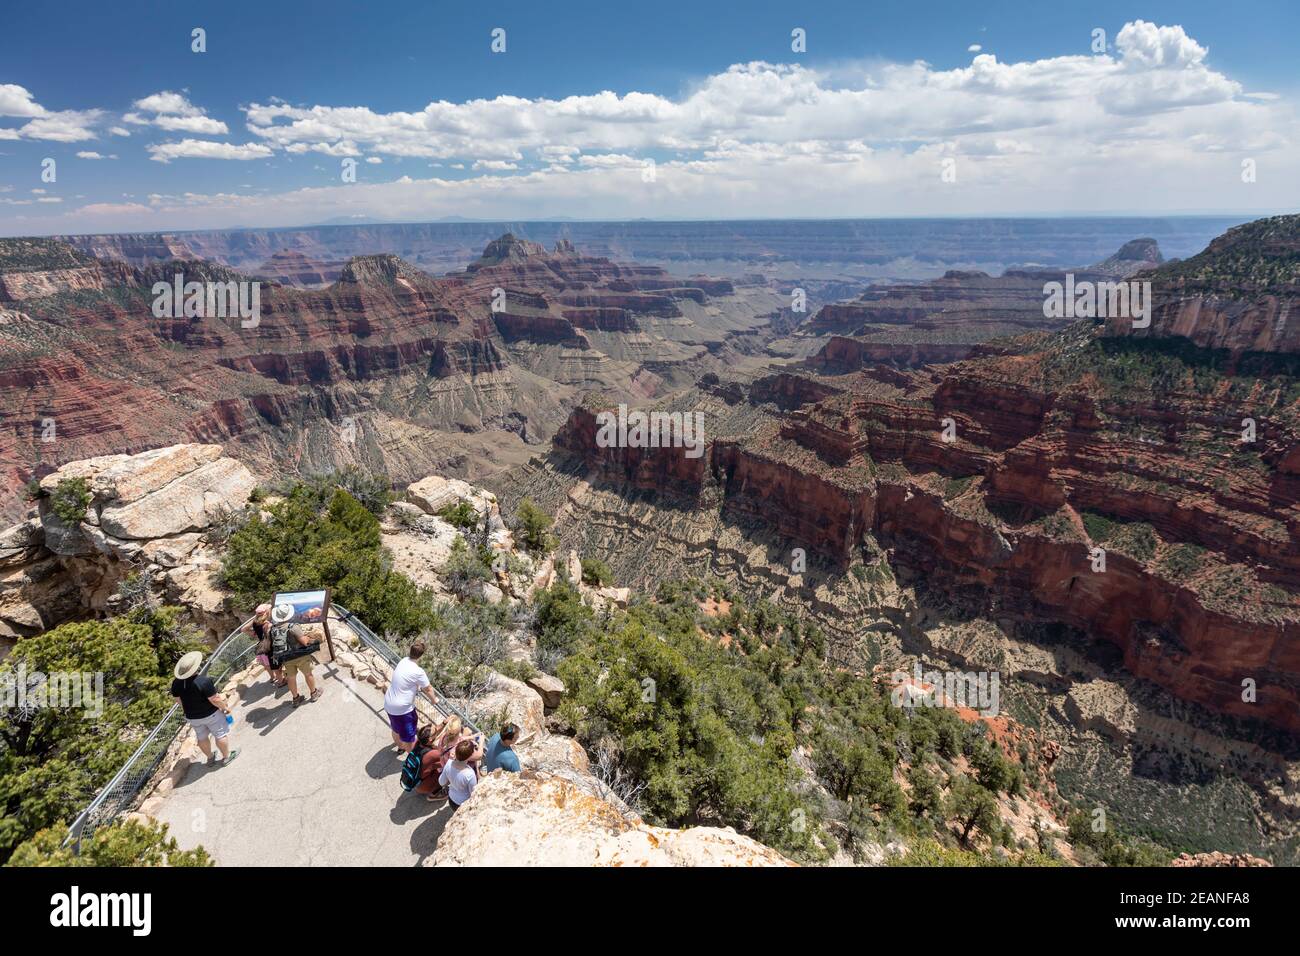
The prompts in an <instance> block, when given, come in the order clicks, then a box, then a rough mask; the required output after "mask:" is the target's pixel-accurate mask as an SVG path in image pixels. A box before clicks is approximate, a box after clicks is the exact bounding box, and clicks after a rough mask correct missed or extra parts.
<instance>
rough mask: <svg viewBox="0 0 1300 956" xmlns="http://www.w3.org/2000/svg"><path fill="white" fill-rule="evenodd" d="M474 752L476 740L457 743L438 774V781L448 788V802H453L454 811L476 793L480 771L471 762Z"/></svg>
mask: <svg viewBox="0 0 1300 956" xmlns="http://www.w3.org/2000/svg"><path fill="white" fill-rule="evenodd" d="M474 752H475V747H474V741H472V740H468V739H467V740H462V741H461V742H460V743H458V744H457V745H456V751H455V754H454V755H453V756H452V759H451V760H449V761H447V764H446V766H444V767H443V768H442V773H440V774H438V783H440V784H441V785H442V786H444V787H446V788H447V802H448V803H450V804H451V812H452V813H455V812H456V811H457V810H459V809H460V808H461V807H462V806H463V805H464V803H465V801H466V800H468V799H469V798H470V797H471V796H473V795H474V787H475V786H477V785H478V773H477V772H475V770H474V768H473V767H472V766H470V763H469V761H470V759H471V758H472V757H473V756H474Z"/></svg>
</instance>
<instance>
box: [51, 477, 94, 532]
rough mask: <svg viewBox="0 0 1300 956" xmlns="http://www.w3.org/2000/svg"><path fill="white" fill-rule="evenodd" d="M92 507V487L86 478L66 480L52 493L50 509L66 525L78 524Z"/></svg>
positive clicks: (55, 487) (56, 486)
mask: <svg viewBox="0 0 1300 956" xmlns="http://www.w3.org/2000/svg"><path fill="white" fill-rule="evenodd" d="M88 507H90V486H89V485H87V484H86V479H85V478H64V479H63V480H62V481H60V482H59V483H58V484H57V485H55V486H54V491H52V492H51V493H50V508H51V510H52V511H53V512H54V513H55V514H56V515H58V516H59V520H60V521H62V522H64V523H65V524H76V523H77V522H79V521H80V520H81V519H82V518H83V517H85V514H86V509H87V508H88Z"/></svg>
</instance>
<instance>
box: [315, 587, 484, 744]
mask: <svg viewBox="0 0 1300 956" xmlns="http://www.w3.org/2000/svg"><path fill="white" fill-rule="evenodd" d="M331 610H333V611H337V612H338V615H339V620H341V621H342V622H343V623H344V624H346V625H347V626H348V627H349V628H351V629H352V633H353V634H355V635H356V636H357V638H358V639H359V640H360V641H361V643H362V644H365V645H366V646H367V647H368V648H370V649H371V650H372V651H374V652H375V653H376V654H378V655H379V657H380V658H382V659H383V661H384V663H385V664H387V665H388V666H389V667H396V666H397V662H398V661H400V660H401V659H402V658H403V657H405V656H406V655H405V654H404V653H402V651H400V650H399V649H398V648H396V647H394V646H393V645H392V644H390V643H389V642H388V641H387V640H385V639H384V638H382V637H380V636H379V635H377V634H376V633H375V632H374V631H372V630H371V629H370V628H368V627H366V625H365V623H364V622H363V621H362V620H361V618H359V617H357V616H356V615H355V614H353V613H352V612H351V611H349V610H348V609H347V608H343V607H340V606H339V605H337V604H335V605H332V606H331ZM429 689H430V690H431V691H433V696H434V709H435V710H437V711H438V713H439V714H440V715H441V716H442V717H443V718H447V717H453V716H454V717H459V718H460V722H461V723H462V724H463V725H464V726H465V727H468V728H469V729H470V730H471V731H473V732H474V733H479V728H478V725H477V724H475V723H474V721H473V720H471V719H470V717H469V715H468V714H466V713H465V712H464V711H462V710H461V709H460V708H459V707H457V706H456V705H455V704H453V703H452V702H451V701H450V700H448V699H447V698H446V697H445V696H444V695H443V694H442V692H441V691H439V690H438V689H437V688H436V687H431V688H429Z"/></svg>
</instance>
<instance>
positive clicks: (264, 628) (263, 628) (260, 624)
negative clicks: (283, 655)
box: [240, 604, 287, 687]
mask: <svg viewBox="0 0 1300 956" xmlns="http://www.w3.org/2000/svg"><path fill="white" fill-rule="evenodd" d="M240 630H242V631H243V632H244V633H245V634H247V635H248V636H249V637H251V638H252V639H253V640H254V641H256V642H257V643H256V646H255V647H254V648H253V653H254V654H255V655H257V663H259V664H261V665H262V667H263V668H265V669H266V676H267V677H268V678H269V679H270V681H271V686H272V687H283V686H285V684H286V683H287V682H286V681H285V679H284V673H283V672H282V671H281V670H280V669H279V668H278V667H275V666H273V665H272V664H271V605H269V604H259V605H258V606H257V610H255V611H254V612H253V616H252V618H251V619H250V620H249V622H248V623H247V624H245V625H244V626H243V627H242V628H240Z"/></svg>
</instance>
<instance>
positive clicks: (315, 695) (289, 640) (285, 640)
mask: <svg viewBox="0 0 1300 956" xmlns="http://www.w3.org/2000/svg"><path fill="white" fill-rule="evenodd" d="M292 617H293V605H292V604H277V605H276V606H275V608H274V609H273V610H272V611H271V625H272V626H271V663H272V664H273V665H275V666H276V667H279V668H282V669H283V671H284V679H285V681H286V683H287V684H288V686H289V693H291V694H292V695H293V706H295V707H299V706H301V705H302V704H308V703H314V702H315V701H318V700H320V695H321V689H320V688H319V687H317V686H316V675H315V674H314V673H312V670H313V668H314V667H315V665H316V658H315V656H314V655H315V653H316V651H317V650H319V649H320V641H314V640H312V639H311V638H310V637H308V636H307V632H306V631H304V630H303V629H302V628H301V627H299V626H298V625H297V624H290V623H289V619H290V618H292ZM299 674H302V675H303V677H305V678H306V679H307V691H308V693H310V695H311V696H310V697H303V696H302V695H301V694H299V693H298V675H299Z"/></svg>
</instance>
